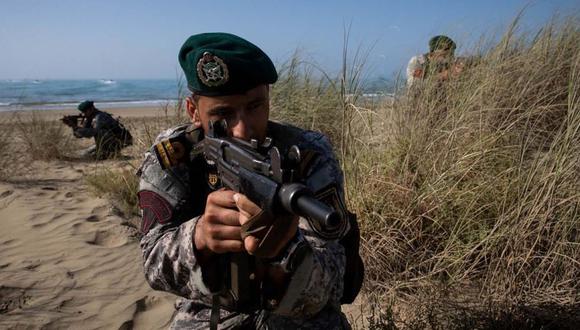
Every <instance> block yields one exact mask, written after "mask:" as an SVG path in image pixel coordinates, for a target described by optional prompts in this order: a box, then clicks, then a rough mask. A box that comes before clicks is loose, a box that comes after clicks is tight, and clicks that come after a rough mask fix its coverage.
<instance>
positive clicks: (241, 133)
mask: <svg viewBox="0 0 580 330" xmlns="http://www.w3.org/2000/svg"><path fill="white" fill-rule="evenodd" d="M230 128H231V133H232V136H233V137H235V138H238V139H242V140H246V141H247V140H249V139H250V138H251V130H250V126H249V125H248V124H247V123H246V122H245V121H244V120H238V121H237V122H236V123H235V125H233V126H230Z"/></svg>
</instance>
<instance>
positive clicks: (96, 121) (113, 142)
mask: <svg viewBox="0 0 580 330" xmlns="http://www.w3.org/2000/svg"><path fill="white" fill-rule="evenodd" d="M123 131H124V129H123V128H121V126H120V124H119V122H118V121H117V120H116V119H115V118H113V116H111V115H110V114H109V113H107V112H104V111H100V110H95V114H94V115H93V116H92V117H91V118H87V119H86V120H85V122H84V125H83V127H78V128H75V129H74V130H73V134H74V136H76V137H78V138H91V137H93V138H95V144H96V145H97V146H99V147H100V148H104V149H105V150H108V149H119V148H120V147H121V145H122V143H121V142H120V139H122V134H123Z"/></svg>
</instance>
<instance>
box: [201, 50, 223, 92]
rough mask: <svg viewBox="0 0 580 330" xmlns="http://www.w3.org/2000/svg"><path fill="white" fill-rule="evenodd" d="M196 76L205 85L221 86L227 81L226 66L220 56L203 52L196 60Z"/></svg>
mask: <svg viewBox="0 0 580 330" xmlns="http://www.w3.org/2000/svg"><path fill="white" fill-rule="evenodd" d="M197 76H198V77H199V80H201V82H202V83H204V84H205V85H206V86H209V87H215V86H221V85H223V84H225V83H227V82H228V79H229V71H228V66H227V65H226V64H225V63H224V61H223V60H222V59H221V58H219V57H217V56H215V55H213V54H212V53H210V52H205V53H203V56H202V57H201V58H200V59H199V61H198V62H197Z"/></svg>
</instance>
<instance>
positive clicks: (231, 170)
mask: <svg viewBox="0 0 580 330" xmlns="http://www.w3.org/2000/svg"><path fill="white" fill-rule="evenodd" d="M202 144H203V152H204V154H205V158H206V160H207V161H208V164H209V165H210V166H215V168H216V169H217V176H218V177H219V179H220V180H221V184H222V186H224V187H227V188H229V189H231V190H233V191H236V192H239V193H242V194H244V195H246V196H247V197H248V198H249V199H250V200H251V201H253V202H254V203H255V204H257V205H258V206H260V207H261V208H262V210H264V211H265V212H269V213H270V214H280V213H281V212H288V213H292V214H295V215H298V216H301V217H307V218H309V219H311V220H313V221H317V222H319V224H320V225H321V226H322V227H326V228H336V226H339V225H340V222H341V218H340V215H339V213H338V212H337V211H336V210H334V209H332V208H331V207H329V206H327V205H326V204H324V203H322V202H320V201H319V200H317V199H316V198H314V196H313V194H312V192H311V191H310V190H309V189H308V188H307V187H306V186H305V185H303V184H301V183H298V182H297V179H298V165H299V164H300V149H299V148H298V147H297V146H292V147H291V148H290V149H289V151H288V153H287V155H284V156H282V155H281V154H280V151H279V150H278V148H276V147H273V146H272V141H271V139H269V138H267V139H266V141H265V142H264V143H263V144H262V145H259V144H258V141H256V140H251V141H250V142H247V141H243V140H240V139H237V138H233V137H229V136H228V133H227V123H226V122H225V121H224V120H222V121H218V122H210V125H209V132H208V134H206V136H205V138H204V139H203V140H202ZM275 225H276V224H275V223H274V226H275ZM228 257H229V258H228V259H229V260H227V261H226V262H225V264H226V265H224V266H225V267H226V269H227V271H226V272H225V278H224V279H223V282H222V286H221V288H218V292H214V309H215V306H216V303H217V305H218V308H219V304H220V303H221V304H222V305H224V307H227V308H228V307H229V308H228V309H231V310H235V311H239V312H244V311H246V312H247V311H252V310H256V309H259V308H261V306H263V303H264V302H262V301H260V300H261V299H260V298H259V296H260V294H259V292H260V283H258V281H257V279H256V276H255V274H254V269H253V267H254V266H255V262H256V260H254V259H253V257H251V256H250V255H249V254H247V253H232V254H229V256H228ZM218 296H219V298H218V299H219V300H218V301H217V302H216V298H217V297H218ZM252 297H254V299H252ZM256 298H258V299H256ZM212 314H214V312H213V311H212Z"/></svg>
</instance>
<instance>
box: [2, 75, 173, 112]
mask: <svg viewBox="0 0 580 330" xmlns="http://www.w3.org/2000/svg"><path fill="white" fill-rule="evenodd" d="M183 91H184V86H183V83H180V82H179V81H178V80H177V79H173V80H172V79H147V80H136V79H133V80H130V79H119V80H116V79H86V80H36V79H35V80H32V79H21V80H19V79H7V80H0V111H12V110H60V109H75V108H76V107H77V105H78V104H79V103H80V102H82V101H84V100H92V101H94V102H95V103H96V104H97V106H98V107H99V108H120V107H144V106H145V107H147V106H159V105H167V104H168V102H174V101H176V100H177V99H178V98H179V93H183Z"/></svg>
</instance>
